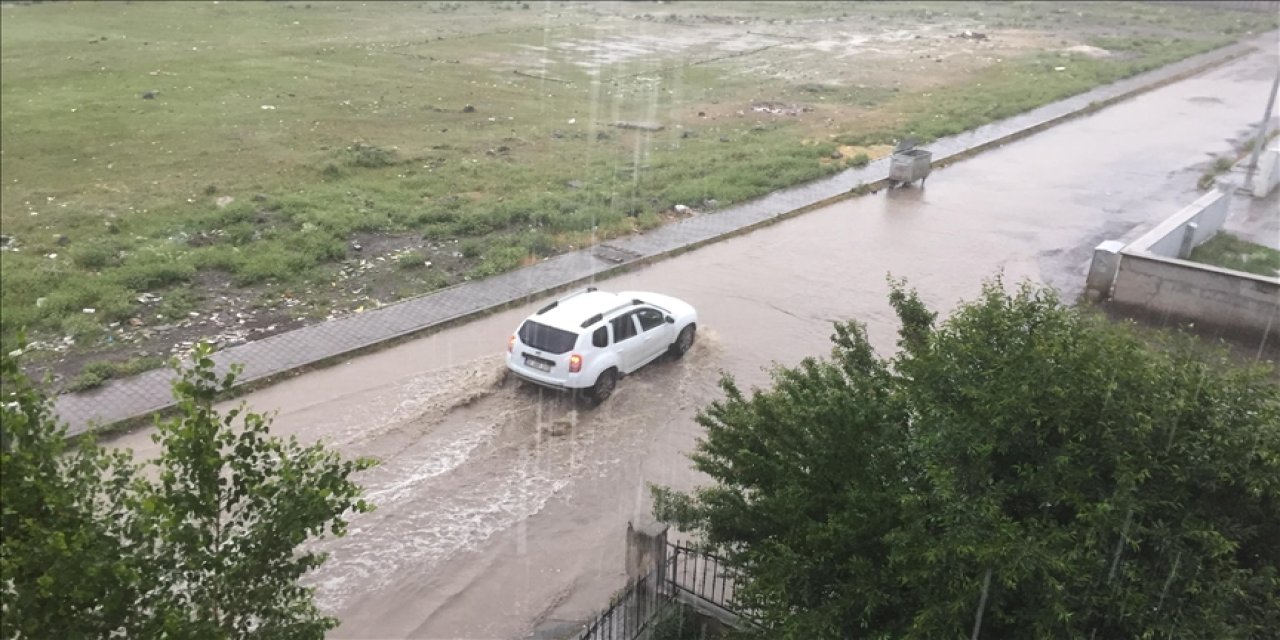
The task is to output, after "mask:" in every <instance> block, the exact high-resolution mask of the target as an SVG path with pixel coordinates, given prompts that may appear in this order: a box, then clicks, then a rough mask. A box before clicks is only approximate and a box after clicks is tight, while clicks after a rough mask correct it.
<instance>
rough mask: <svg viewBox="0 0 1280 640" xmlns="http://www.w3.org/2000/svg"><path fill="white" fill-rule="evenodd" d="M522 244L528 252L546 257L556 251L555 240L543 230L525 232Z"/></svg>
mask: <svg viewBox="0 0 1280 640" xmlns="http://www.w3.org/2000/svg"><path fill="white" fill-rule="evenodd" d="M521 245H522V246H523V247H524V250H525V251H526V252H527V253H529V254H532V255H535V256H542V257H546V256H549V255H551V254H553V253H555V251H556V243H555V240H553V239H552V238H551V236H549V235H547V234H545V233H542V232H534V233H529V234H525V235H524V236H523V237H522V238H521Z"/></svg>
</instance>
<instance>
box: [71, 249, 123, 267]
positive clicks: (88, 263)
mask: <svg viewBox="0 0 1280 640" xmlns="http://www.w3.org/2000/svg"><path fill="white" fill-rule="evenodd" d="M71 262H72V263H73V264H75V265H76V266H77V267H80V268H81V269H85V270H88V271H97V270H99V269H102V268H104V267H108V266H113V265H116V264H119V263H120V252H119V251H118V250H117V249H116V248H115V247H114V246H113V245H110V244H107V243H104V242H87V243H84V244H81V245H79V246H76V247H74V248H72V249H71Z"/></svg>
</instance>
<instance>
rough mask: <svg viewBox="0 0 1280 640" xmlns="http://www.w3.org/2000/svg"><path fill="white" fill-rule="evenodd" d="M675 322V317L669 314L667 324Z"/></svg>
mask: <svg viewBox="0 0 1280 640" xmlns="http://www.w3.org/2000/svg"><path fill="white" fill-rule="evenodd" d="M675 323H676V319H675V318H672V317H671V316H667V324H675Z"/></svg>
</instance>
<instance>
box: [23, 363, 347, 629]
mask: <svg viewBox="0 0 1280 640" xmlns="http://www.w3.org/2000/svg"><path fill="white" fill-rule="evenodd" d="M210 353H211V348H210V347H209V346H208V345H200V346H198V347H197V348H196V350H195V352H194V354H193V357H192V361H191V363H190V364H189V365H188V366H186V367H185V368H183V367H181V366H180V365H178V364H177V363H175V368H178V369H179V374H180V376H179V378H178V380H177V381H176V382H175V384H174V397H175V399H176V400H177V401H178V407H177V408H178V410H177V413H176V415H175V416H174V417H173V418H171V419H168V420H157V422H156V433H155V434H154V435H153V439H154V440H155V441H156V442H157V443H158V444H160V445H161V446H162V452H161V454H160V455H159V457H158V458H157V459H156V460H153V461H149V462H147V463H146V464H145V465H138V464H137V463H134V462H132V459H131V458H132V456H131V454H130V453H128V452H119V451H112V452H107V451H105V450H104V449H102V448H101V447H100V446H98V445H96V444H93V443H92V442H88V441H86V442H85V443H84V444H82V446H81V447H80V449H79V450H78V451H77V452H76V453H74V454H71V455H68V454H65V453H64V449H65V444H64V442H65V428H64V427H60V426H58V425H57V424H56V423H55V421H54V419H53V418H52V416H51V414H50V413H49V410H48V401H47V400H46V399H45V398H44V397H42V396H41V395H40V394H39V393H38V392H37V391H35V390H34V389H33V388H32V387H31V385H30V384H29V383H28V382H27V381H26V379H25V378H24V377H23V376H22V374H21V372H20V371H19V369H18V367H17V364H16V362H14V361H13V359H11V358H9V357H8V356H5V358H6V359H5V364H4V374H5V379H4V385H5V388H4V394H5V397H6V405H5V408H4V411H5V413H4V418H5V422H4V436H5V440H4V457H3V475H4V483H5V484H4V489H5V493H4V520H3V535H4V539H3V543H2V544H3V577H2V580H3V583H4V585H5V591H4V614H5V615H4V630H3V637H6V638H9V637H61V638H75V637H103V636H106V635H107V634H108V633H113V632H114V633H121V634H123V635H124V636H125V637H146V638H150V637H170V638H184V637H189V638H242V637H260V638H320V637H323V634H324V632H325V631H326V630H328V629H331V628H333V627H334V626H336V625H337V621H336V620H334V619H332V618H329V617H326V616H324V615H322V614H321V613H320V612H319V611H318V610H317V608H316V606H315V603H314V599H313V595H312V591H311V590H310V589H309V588H307V587H304V586H302V585H301V584H300V583H299V579H300V578H301V577H302V576H303V575H304V574H305V573H306V572H307V571H309V570H310V569H313V568H315V567H317V566H319V565H320V564H321V563H322V562H323V561H324V556H323V554H319V553H316V552H314V551H310V550H308V549H306V548H305V547H304V546H303V543H304V542H306V541H307V540H309V539H312V538H316V537H320V536H323V535H325V534H326V533H327V534H333V535H342V534H343V533H344V532H345V527H346V517H347V515H348V514H349V513H351V512H364V511H367V510H369V506H368V505H366V503H365V502H364V501H363V500H361V499H360V497H359V495H360V487H359V486H358V485H357V484H355V483H354V482H352V480H351V475H352V474H354V473H356V472H358V471H359V470H361V469H364V468H367V467H368V466H369V465H370V464H371V463H370V462H369V461H366V460H354V461H348V460H343V459H341V458H340V457H339V456H338V454H337V453H335V452H333V451H329V450H328V449H326V448H325V447H324V446H323V444H319V443H317V444H312V445H308V446H303V445H301V444H300V443H298V441H297V440H296V439H294V438H290V439H288V440H284V439H281V438H277V437H272V436H271V435H270V425H271V420H270V418H269V417H266V416H263V415H260V414H256V413H252V412H249V411H247V410H246V409H245V406H244V405H243V404H242V405H241V406H240V407H239V408H237V409H234V410H232V411H229V412H227V414H226V415H221V414H220V413H219V412H218V411H217V410H216V409H215V408H214V402H215V401H216V399H217V398H218V397H219V396H220V395H222V394H223V393H225V392H227V391H229V390H230V389H231V387H232V385H233V383H234V381H235V377H236V375H237V374H238V368H233V370H232V371H231V372H230V373H228V374H226V375H225V376H219V375H217V374H216V373H215V372H214V364H213V361H212V360H211V359H210V358H209V355H210ZM11 420H12V422H11ZM19 497H20V499H17V498H19ZM63 540H70V541H73V542H74V544H66V543H64V542H62V541H63ZM50 560H52V562H50ZM78 567H85V568H87V569H88V571H87V573H88V574H89V575H90V576H91V577H93V579H92V580H87V581H86V580H84V579H83V574H84V573H86V572H85V571H84V570H81V569H78Z"/></svg>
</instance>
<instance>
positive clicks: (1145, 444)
mask: <svg viewBox="0 0 1280 640" xmlns="http://www.w3.org/2000/svg"><path fill="white" fill-rule="evenodd" d="M890 303H891V304H892V305H893V306H894V307H895V309H896V310H897V312H898V315H899V319H900V320H901V321H902V325H903V326H902V329H901V331H900V340H899V343H898V344H899V347H900V351H899V352H898V353H897V354H896V355H895V356H894V357H893V358H891V359H883V358H880V357H878V356H877V355H876V354H875V352H874V351H873V349H872V348H871V346H870V344H869V343H868V341H867V338H866V335H865V333H864V331H863V329H862V328H861V327H860V326H859V325H857V324H856V323H848V324H842V325H838V326H837V327H836V333H835V336H834V338H833V340H834V342H835V349H834V350H833V352H832V356H831V357H830V358H829V359H825V360H817V359H810V360H805V361H804V362H802V363H801V364H800V365H799V366H797V367H794V368H778V369H777V370H776V371H775V372H774V375H773V385H772V387H771V388H769V389H765V390H757V391H754V392H753V393H751V394H750V395H746V394H744V393H743V392H742V391H741V390H739V389H738V388H737V386H736V385H735V384H734V383H733V381H732V380H730V379H726V380H725V381H724V383H723V387H724V390H725V393H726V398H725V399H723V400H721V401H718V402H715V403H713V404H712V405H711V406H710V407H709V408H708V409H706V410H705V411H703V412H702V413H701V414H700V416H699V422H700V423H701V424H702V425H703V426H704V427H705V428H706V437H705V439H704V440H703V441H702V442H700V443H699V445H698V448H697V450H696V452H695V453H694V454H692V458H693V461H694V465H695V467H696V468H697V469H698V470H700V471H702V472H703V473H705V474H707V475H708V476H709V477H710V479H711V483H710V484H708V485H707V486H705V487H703V488H700V489H698V490H696V491H694V492H692V493H689V494H683V493H678V492H673V491H670V490H665V489H655V498H656V507H655V510H656V513H657V515H658V516H659V517H660V518H662V519H664V520H667V521H669V522H672V523H674V524H676V525H678V526H679V527H680V528H682V529H684V530H686V531H692V532H697V533H699V534H701V535H702V537H703V538H704V539H705V541H706V543H707V544H708V545H710V546H712V547H714V548H716V549H717V550H719V551H721V552H722V553H724V554H725V555H726V556H727V557H728V558H729V560H730V562H731V563H732V564H733V565H734V566H735V567H736V569H737V570H738V571H739V572H740V573H741V575H742V577H743V583H742V586H741V588H740V590H739V600H740V604H741V605H742V606H743V607H744V608H746V609H748V610H750V611H752V612H754V613H755V614H756V615H757V616H758V617H759V619H760V623H761V629H762V630H763V634H762V635H763V636H764V637H769V638H859V637H868V638H876V637H882V638H957V637H961V638H963V637H970V638H977V637H987V638H1010V637H1035V638H1041V637H1052V638H1148V637H1160V638H1164V637H1184V638H1191V637H1195V638H1265V637H1273V636H1272V635H1271V634H1274V633H1275V630H1276V629H1280V575H1278V571H1280V544H1277V543H1276V541H1277V540H1280V391H1278V389H1277V385H1276V383H1275V379H1274V378H1273V377H1272V376H1271V372H1269V371H1268V370H1267V369H1266V368H1265V367H1247V366H1241V365H1238V364H1236V363H1235V362H1234V361H1233V360H1231V359H1230V357H1229V356H1227V355H1225V354H1219V353H1213V354H1211V355H1208V356H1206V355H1205V353H1204V349H1197V348H1194V345H1192V344H1191V343H1190V341H1189V340H1187V339H1185V338H1181V337H1178V336H1164V337H1159V338H1153V337H1151V336H1147V335H1139V334H1138V333H1136V331H1135V329H1134V328H1133V327H1131V326H1128V325H1117V324H1112V323H1109V322H1108V321H1106V320H1105V319H1104V318H1100V317H1098V316H1097V315H1096V314H1092V313H1089V312H1085V311H1080V310H1077V309H1073V308H1070V307H1066V306H1064V305H1062V304H1061V303H1060V302H1059V300H1058V299H1057V298H1056V297H1055V295H1054V294H1053V293H1052V291H1050V290H1045V289H1037V288H1033V287H1030V286H1024V287H1022V288H1021V289H1020V291H1018V292H1017V293H1015V294H1008V293H1006V292H1005V290H1004V288H1003V285H1002V284H1001V283H1000V282H999V281H998V280H997V281H994V282H990V283H987V285H986V286H985V287H984V289H983V293H982V295H981V297H980V298H979V299H978V300H976V301H974V302H971V303H967V304H965V305H962V306H961V307H960V308H959V309H958V310H957V311H956V312H955V313H954V314H953V315H952V316H951V317H950V318H948V319H947V320H945V321H943V322H941V323H937V322H936V315H935V314H934V313H933V312H931V311H929V310H928V309H927V308H926V307H925V305H923V304H922V303H921V302H920V300H919V298H918V297H917V296H916V295H915V293H914V292H911V291H907V290H906V289H905V287H904V286H903V285H902V284H900V283H898V284H895V285H894V287H893V293H892V295H891V296H890Z"/></svg>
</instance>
